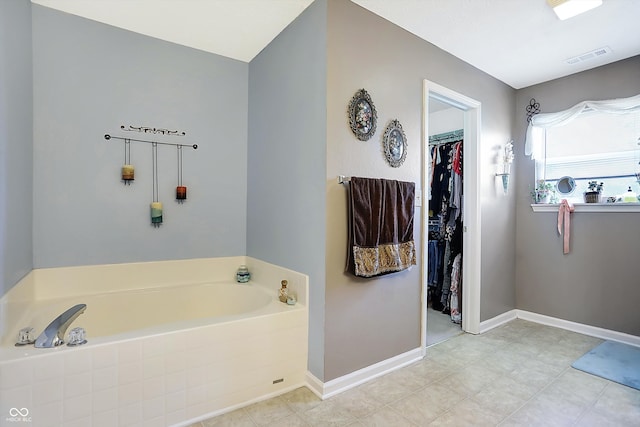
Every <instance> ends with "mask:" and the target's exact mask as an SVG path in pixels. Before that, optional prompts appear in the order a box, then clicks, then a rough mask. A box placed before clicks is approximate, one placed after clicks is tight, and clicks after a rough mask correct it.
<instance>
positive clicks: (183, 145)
mask: <svg viewBox="0 0 640 427" xmlns="http://www.w3.org/2000/svg"><path fill="white" fill-rule="evenodd" d="M104 139H106V140H107V141H109V140H110V139H120V140H122V141H135V142H144V143H146V144H159V145H172V146H174V147H191V148H193V149H194V150H197V149H198V144H176V143H173V142H158V141H147V140H144V139H134V138H123V137H121V136H112V135H109V134H108V133H107V134H105V135H104Z"/></svg>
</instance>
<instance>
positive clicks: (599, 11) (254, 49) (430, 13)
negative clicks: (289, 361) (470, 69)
mask: <svg viewBox="0 0 640 427" xmlns="http://www.w3.org/2000/svg"><path fill="white" fill-rule="evenodd" d="M352 1H353V2H354V3H357V4H359V5H361V6H362V7H364V8H366V9H369V10H370V11H372V12H374V13H376V14H378V15H380V16H382V17H384V18H386V19H387V20H389V21H391V22H394V23H395V24H397V25H399V26H401V27H403V28H405V29H406V30H408V31H410V32H412V33H413V34H416V35H417V36H419V37H421V38H423V39H424V40H427V41H429V42H431V43H433V44H435V45H436V46H438V47H440V48H442V49H444V50H446V51H447V52H449V53H451V54H452V55H454V56H456V57H458V58H460V59H462V60H463V61H465V62H468V63H469V64H471V65H473V66H475V67H476V68H479V69H480V70H482V71H484V72H486V73H488V74H490V75H492V76H494V77H495V78H497V79H499V80H501V81H503V82H504V83H506V84H508V85H510V86H512V87H514V88H516V89H519V88H522V87H527V86H531V85H533V84H536V83H541V82H545V81H548V80H552V79H556V78H558V77H563V76H566V75H570V74H574V73H577V72H580V71H584V70H587V69H590V68H595V67H598V66H601V65H604V64H608V63H611V62H615V61H619V60H621V59H625V58H629V57H631V56H635V55H639V54H640V23H639V21H640V0H604V4H603V5H602V6H600V7H598V8H596V9H593V10H591V11H589V12H587V13H585V14H583V15H579V16H577V17H574V18H571V19H568V20H566V21H560V20H559V19H558V18H557V17H556V16H555V14H554V13H553V11H552V10H551V9H550V8H549V7H548V6H547V3H546V0H393V1H390V0H352ZM32 2H33V3H37V4H40V5H43V6H47V7H51V8H54V9H58V10H61V11H64V12H67V13H71V14H74V15H79V16H83V17H85V18H89V19H92V20H95V21H99V22H104V23H107V24H110V25H113V26H116V27H120V28H124V29H127V30H130V31H135V32H138V33H141V34H145V35H148V36H152V37H156V38H159V39H162V40H167V41H171V42H174V43H178V44H181V45H185V46H190V47H193V48H196V49H201V50H204V51H208V52H212V53H216V54H219V55H223V56H226V57H230V58H234V59H238V60H240V61H245V62H249V61H251V59H253V58H254V57H255V56H256V55H257V54H258V53H259V52H260V51H261V50H262V49H263V48H264V47H265V46H266V45H267V44H269V43H270V42H271V41H272V40H273V39H274V38H275V37H276V36H277V35H278V34H279V33H280V32H281V31H282V30H283V29H284V28H285V27H286V26H287V25H288V24H289V23H290V22H291V21H292V20H294V19H295V18H296V17H297V16H298V15H299V14H300V13H302V11H303V10H304V9H305V8H306V7H307V6H308V5H309V4H311V3H312V0H126V1H125V0H91V1H88V0H32ZM605 47H606V48H609V49H610V53H607V54H605V55H601V56H598V57H595V58H594V59H589V60H586V61H581V62H579V63H577V64H573V65H570V64H567V63H566V60H567V59H568V58H572V57H576V56H580V55H582V54H584V53H587V52H591V51H594V50H596V49H600V48H605Z"/></svg>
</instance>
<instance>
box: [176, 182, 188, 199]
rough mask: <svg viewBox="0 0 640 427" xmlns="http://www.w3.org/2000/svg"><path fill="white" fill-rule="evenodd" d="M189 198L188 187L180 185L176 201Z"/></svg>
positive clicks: (177, 189) (177, 188)
mask: <svg viewBox="0 0 640 427" xmlns="http://www.w3.org/2000/svg"><path fill="white" fill-rule="evenodd" d="M186 198H187V187H184V186H182V185H179V186H178V187H176V199H178V200H185V199H186Z"/></svg>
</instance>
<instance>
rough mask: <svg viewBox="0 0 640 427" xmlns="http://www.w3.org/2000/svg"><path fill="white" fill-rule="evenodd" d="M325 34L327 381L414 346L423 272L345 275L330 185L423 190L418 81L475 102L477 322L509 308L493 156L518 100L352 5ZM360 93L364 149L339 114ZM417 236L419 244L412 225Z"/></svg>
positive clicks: (508, 234)
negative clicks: (398, 185)
mask: <svg viewBox="0 0 640 427" xmlns="http://www.w3.org/2000/svg"><path fill="white" fill-rule="evenodd" d="M328 28H329V29H328V35H327V37H328V70H327V72H328V92H327V99H328V101H327V102H328V105H327V111H328V116H327V132H328V133H327V175H326V183H327V187H326V192H327V212H326V217H327V247H326V249H327V250H326V258H327V261H326V268H327V269H326V296H325V298H326V301H325V304H326V309H325V340H326V341H325V375H324V380H325V381H329V380H331V379H335V378H337V377H339V376H342V375H345V374H347V373H350V372H352V371H354V370H357V369H360V368H363V367H366V366H369V365H371V364H374V363H376V362H379V361H381V360H385V359H387V358H390V357H393V356H395V355H398V354H400V353H403V352H406V351H408V350H412V349H415V348H417V347H419V346H420V292H421V289H420V269H421V267H422V266H420V265H418V266H416V267H415V268H414V269H412V270H411V271H408V272H402V273H398V274H393V275H389V276H384V277H382V278H378V279H370V280H357V279H355V278H353V277H351V276H349V275H347V274H345V273H344V272H343V271H344V260H345V256H346V191H345V189H344V188H343V187H342V186H340V185H338V184H337V183H336V177H337V175H359V176H375V177H383V178H390V179H402V180H409V181H414V182H416V183H417V184H418V187H420V183H421V176H422V175H421V174H422V165H421V144H420V141H421V138H422V135H421V127H422V114H423V111H422V105H423V104H422V102H423V101H422V90H423V79H428V80H431V81H435V82H436V83H439V84H441V85H443V86H445V87H447V88H449V89H452V90H455V91H457V92H459V93H462V94H465V95H467V96H469V97H471V98H474V99H476V100H478V101H480V102H482V141H481V147H480V149H479V151H480V157H481V162H482V166H481V173H480V176H478V177H469V178H468V179H479V180H480V181H481V186H482V189H481V191H482V192H481V195H480V196H481V200H482V213H481V214H482V237H483V240H482V255H481V263H482V289H481V299H482V301H481V316H482V319H483V320H484V319H488V318H491V317H493V316H495V315H498V314H501V313H503V312H505V311H507V310H510V309H513V308H515V291H514V289H515V285H514V279H515V258H514V246H515V241H514V238H513V236H514V233H515V214H514V213H515V208H514V203H515V197H514V196H513V193H510V194H509V195H507V196H504V194H502V189H501V183H500V181H499V180H497V179H496V178H495V176H494V174H495V172H496V170H495V156H496V154H497V151H496V147H497V146H501V145H503V144H504V143H505V142H507V141H508V140H509V139H510V138H511V132H512V122H513V114H514V98H515V91H514V90H513V89H512V88H510V87H509V86H507V85H505V84H503V83H501V82H499V81H497V80H496V79H494V78H492V77H490V76H488V75H487V74H485V73H483V72H481V71H479V70H477V69H475V68H473V67H471V66H470V65H468V64H466V63H464V62H462V61H460V60H458V59H457V58H455V57H453V56H452V55H450V54H448V53H446V52H444V51H442V50H440V49H439V48H437V47H435V46H433V45H432V44H430V43H427V42H425V41H424V40H421V39H419V38H417V37H415V36H413V35H412V34H410V33H408V32H406V31H404V30H402V29H400V28H399V27H397V26H395V25H393V24H391V23H390V22H388V21H386V20H384V19H382V18H380V17H378V16H377V15H374V14H372V13H370V12H368V11H366V10H365V9H363V8H360V7H359V6H357V5H355V4H353V3H351V2H349V1H343V0H335V1H333V0H331V1H329V18H328ZM362 87H364V88H365V89H366V90H367V91H368V92H369V93H370V94H371V96H372V98H373V102H374V104H375V105H376V108H377V111H378V120H379V121H378V130H377V132H376V134H375V135H374V137H373V138H372V139H371V140H369V141H367V142H361V141H358V140H356V139H355V138H354V137H353V135H352V134H351V133H350V130H349V127H348V121H347V115H346V109H347V105H348V103H349V100H350V99H351V97H352V96H353V94H354V93H355V92H356V90H358V89H360V88H362ZM394 118H397V119H399V120H400V122H401V123H402V126H403V128H404V130H405V133H406V135H407V139H408V144H409V146H408V155H407V159H406V161H405V163H404V164H403V165H402V166H401V167H400V168H397V169H394V168H391V167H389V166H387V164H386V163H385V160H384V158H383V155H382V152H381V137H382V134H383V133H384V128H385V126H386V125H387V123H388V122H389V121H390V120H391V119H394ZM416 215H417V216H416V218H420V215H421V210H420V209H416ZM414 237H415V239H416V241H420V227H419V221H418V223H416V228H415V232H414Z"/></svg>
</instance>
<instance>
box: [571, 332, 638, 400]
mask: <svg viewBox="0 0 640 427" xmlns="http://www.w3.org/2000/svg"><path fill="white" fill-rule="evenodd" d="M571 366H573V367H574V368H576V369H580V370H581V371H584V372H587V373H589V374H593V375H597V376H599V377H602V378H606V379H608V380H611V381H615V382H617V383H620V384H624V385H626V386H629V387H633V388H635V389H638V390H640V348H639V347H633V346H631V345H628V344H621V343H619V342H614V341H605V342H603V343H602V344H600V345H599V346H597V347H596V348H594V349H593V350H591V351H590V352H588V353H586V354H585V355H584V356H582V357H581V358H580V359H578V360H576V361H575V362H573V364H572V365H571Z"/></svg>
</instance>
